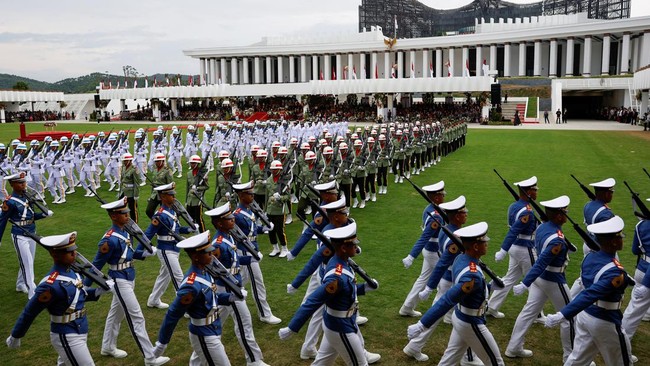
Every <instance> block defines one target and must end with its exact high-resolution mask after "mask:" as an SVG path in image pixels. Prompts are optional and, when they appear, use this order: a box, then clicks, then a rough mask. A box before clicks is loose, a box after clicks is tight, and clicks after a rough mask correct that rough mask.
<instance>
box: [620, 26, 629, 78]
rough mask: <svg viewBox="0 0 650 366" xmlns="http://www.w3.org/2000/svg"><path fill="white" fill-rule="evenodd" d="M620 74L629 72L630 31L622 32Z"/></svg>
mask: <svg viewBox="0 0 650 366" xmlns="http://www.w3.org/2000/svg"><path fill="white" fill-rule="evenodd" d="M621 48H622V51H621V74H628V73H629V72H630V33H629V32H625V33H623V46H622V47H621Z"/></svg>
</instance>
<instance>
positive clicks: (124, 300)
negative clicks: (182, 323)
mask: <svg viewBox="0 0 650 366" xmlns="http://www.w3.org/2000/svg"><path fill="white" fill-rule="evenodd" d="M134 288H135V283H134V282H133V281H128V280H125V279H122V278H116V279H115V287H114V293H113V300H112V301H111V308H110V309H109V310H108V315H107V316H106V326H105V327H104V338H103V339H102V349H104V350H114V349H116V348H117V337H118V335H119V334H120V325H121V324H122V320H124V319H125V318H126V324H127V325H128V327H129V330H130V331H131V335H132V336H133V339H134V340H135V343H136V345H137V346H138V348H139V349H140V352H142V354H143V355H144V358H145V359H147V358H154V357H155V356H154V354H153V346H152V345H151V340H149V335H148V334H147V329H146V327H145V321H144V320H145V319H144V316H143V315H142V310H141V309H140V303H138V299H137V298H136V297H135V292H134V291H133V289H134Z"/></svg>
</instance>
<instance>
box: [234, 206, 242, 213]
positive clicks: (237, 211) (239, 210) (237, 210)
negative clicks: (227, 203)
mask: <svg viewBox="0 0 650 366" xmlns="http://www.w3.org/2000/svg"><path fill="white" fill-rule="evenodd" d="M240 212H241V207H237V209H236V210H235V212H234V214H235V215H237V214H239V213H240Z"/></svg>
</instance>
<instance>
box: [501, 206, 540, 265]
mask: <svg viewBox="0 0 650 366" xmlns="http://www.w3.org/2000/svg"><path fill="white" fill-rule="evenodd" d="M508 226H509V227H510V230H508V234H507V235H506V237H505V238H504V239H503V243H501V249H503V250H505V251H506V252H507V251H509V250H510V247H511V246H513V245H519V246H522V247H526V248H534V247H535V242H534V241H533V240H532V238H530V239H529V238H528V237H532V235H533V233H534V232H535V229H537V222H536V220H535V215H534V214H533V208H532V207H531V206H530V204H528V202H526V201H524V200H522V199H520V200H518V201H515V202H513V203H512V204H511V205H510V207H508Z"/></svg>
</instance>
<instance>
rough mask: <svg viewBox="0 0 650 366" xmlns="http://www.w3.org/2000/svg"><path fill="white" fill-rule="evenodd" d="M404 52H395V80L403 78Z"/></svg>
mask: <svg viewBox="0 0 650 366" xmlns="http://www.w3.org/2000/svg"><path fill="white" fill-rule="evenodd" d="M403 71H404V52H402V51H397V78H398V79H401V78H403V77H404V72H403Z"/></svg>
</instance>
